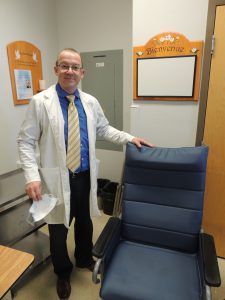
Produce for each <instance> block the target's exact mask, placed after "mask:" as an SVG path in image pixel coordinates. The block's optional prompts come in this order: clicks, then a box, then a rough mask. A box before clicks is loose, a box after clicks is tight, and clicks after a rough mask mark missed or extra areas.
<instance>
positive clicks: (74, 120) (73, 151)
mask: <svg viewBox="0 0 225 300" xmlns="http://www.w3.org/2000/svg"><path fill="white" fill-rule="evenodd" d="M66 98H67V99H68V100H69V102H70V104H69V106H68V144H67V155H66V166H67V168H68V169H69V170H70V171H71V172H75V171H76V169H77V168H79V166H80V126H79V117H78V113H77V109H76V106H75V105H74V98H75V96H73V95H70V96H66Z"/></svg>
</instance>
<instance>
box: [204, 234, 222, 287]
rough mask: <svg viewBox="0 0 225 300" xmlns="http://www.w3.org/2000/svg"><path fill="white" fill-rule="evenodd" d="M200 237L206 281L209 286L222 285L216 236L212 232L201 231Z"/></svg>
mask: <svg viewBox="0 0 225 300" xmlns="http://www.w3.org/2000/svg"><path fill="white" fill-rule="evenodd" d="M200 239H201V249H202V258H203V267H204V276H205V281H206V283H207V284H208V285H209V286H214V287H218V286H220V285H221V278H220V271H219V266H218V261H217V256H216V248H215V243H214V238H213V236H212V235H210V234H206V233H201V234H200Z"/></svg>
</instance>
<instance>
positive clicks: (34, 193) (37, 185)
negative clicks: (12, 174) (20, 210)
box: [26, 181, 41, 201]
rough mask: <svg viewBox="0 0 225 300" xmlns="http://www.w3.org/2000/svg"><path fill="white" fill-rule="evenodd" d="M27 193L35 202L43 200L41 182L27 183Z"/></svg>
mask: <svg viewBox="0 0 225 300" xmlns="http://www.w3.org/2000/svg"><path fill="white" fill-rule="evenodd" d="M26 193H27V195H28V196H29V198H30V199H32V200H33V201H39V200H41V181H33V182H29V183H27V184H26Z"/></svg>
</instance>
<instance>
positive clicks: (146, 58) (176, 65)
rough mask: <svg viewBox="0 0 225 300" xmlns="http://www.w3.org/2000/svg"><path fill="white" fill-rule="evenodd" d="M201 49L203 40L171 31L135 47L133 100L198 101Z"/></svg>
mask: <svg viewBox="0 0 225 300" xmlns="http://www.w3.org/2000/svg"><path fill="white" fill-rule="evenodd" d="M202 48H203V42H202V41H195V42H190V41H189V40H188V39H187V38H186V37H185V36H184V35H182V34H180V33H174V32H165V33H161V34H158V35H156V36H155V37H153V38H152V39H150V40H149V41H148V43H147V44H146V45H144V46H138V47H134V48H133V98H134V100H198V98H199V84H200V74H201V72H200V70H201V69H200V68H201V60H202Z"/></svg>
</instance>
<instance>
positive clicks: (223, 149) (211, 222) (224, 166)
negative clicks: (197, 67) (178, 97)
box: [203, 5, 225, 257]
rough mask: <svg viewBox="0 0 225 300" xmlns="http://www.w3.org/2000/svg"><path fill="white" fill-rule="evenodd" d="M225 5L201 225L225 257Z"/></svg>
mask: <svg viewBox="0 0 225 300" xmlns="http://www.w3.org/2000/svg"><path fill="white" fill-rule="evenodd" d="M224 20H225V5H221V6H217V8H216V19H215V29H214V36H215V49H214V54H213V55H212V60H211V69H210V81H209V90H208V101H207V110H206V119H205V129H204V139H203V141H204V143H205V144H206V145H208V146H209V158H208V165H207V178H206V193H205V206H204V216H203V227H204V230H205V231H206V232H208V233H211V234H213V236H214V238H215V242H216V249H217V255H218V256H220V257H225V22H224Z"/></svg>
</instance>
